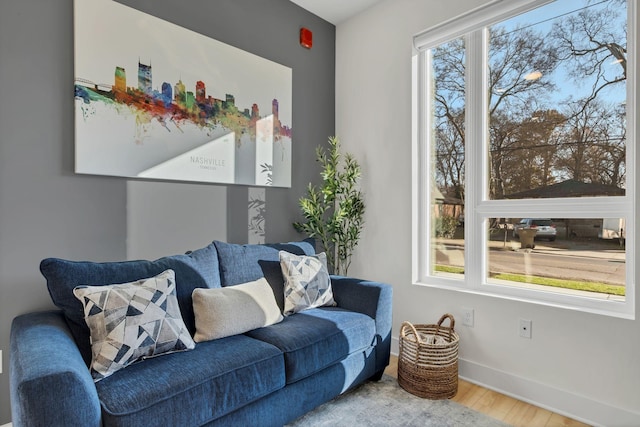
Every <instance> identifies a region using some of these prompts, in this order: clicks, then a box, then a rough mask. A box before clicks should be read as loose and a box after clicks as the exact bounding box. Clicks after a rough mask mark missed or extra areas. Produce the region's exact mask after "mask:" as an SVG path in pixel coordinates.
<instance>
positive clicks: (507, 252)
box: [436, 240, 626, 286]
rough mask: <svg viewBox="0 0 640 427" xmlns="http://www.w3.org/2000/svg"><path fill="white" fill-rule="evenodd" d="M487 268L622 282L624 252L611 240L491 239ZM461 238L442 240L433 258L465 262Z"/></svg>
mask: <svg viewBox="0 0 640 427" xmlns="http://www.w3.org/2000/svg"><path fill="white" fill-rule="evenodd" d="M490 244H491V250H490V251H489V272H490V273H515V274H527V275H533V276H540V277H550V278H557V279H569V280H583V281H590V282H602V283H607V284H611V285H619V286H624V284H625V268H626V263H625V257H624V256H625V252H624V249H620V248H619V247H617V246H616V245H613V244H612V242H598V241H596V242H586V243H585V242H579V243H577V244H576V242H565V241H556V242H546V241H537V240H536V247H535V249H533V250H531V249H520V243H519V242H518V241H517V240H516V241H510V242H506V244H505V243H503V242H490ZM462 245H463V241H462V240H447V241H441V242H440V244H438V245H437V249H436V262H437V263H438V264H441V265H451V266H459V267H463V266H464V248H463V246H462Z"/></svg>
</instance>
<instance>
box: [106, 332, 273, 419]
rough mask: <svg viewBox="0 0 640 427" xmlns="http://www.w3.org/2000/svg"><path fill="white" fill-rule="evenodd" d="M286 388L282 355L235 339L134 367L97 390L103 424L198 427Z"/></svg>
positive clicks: (263, 345) (209, 343)
mask: <svg viewBox="0 0 640 427" xmlns="http://www.w3.org/2000/svg"><path fill="white" fill-rule="evenodd" d="M284 385H285V373H284V361H283V355H282V352H281V351H280V350H278V349H277V348H276V347H274V346H272V345H270V344H268V343H266V342H263V341H259V340H255V339H252V338H250V337H247V336H245V335H235V336H231V337H227V338H222V339H219V340H215V341H207V342H203V343H199V344H197V345H196V348H195V349H194V350H192V351H189V352H183V353H173V354H169V355H165V356H162V357H158V358H154V359H148V360H145V361H144V362H142V363H135V364H133V365H131V366H129V367H128V368H127V369H124V370H122V371H118V372H116V373H115V374H113V375H111V376H109V377H107V378H105V379H103V380H102V381H100V382H98V383H96V388H97V390H98V396H99V398H100V402H101V405H102V411H103V420H104V425H105V426H133V425H137V426H168V425H169V426H171V425H174V426H197V425H203V424H205V423H207V422H209V421H211V420H213V419H215V418H218V417H220V416H223V415H225V414H227V413H229V412H232V411H234V410H236V409H238V408H240V407H242V406H244V405H246V404H248V403H251V402H253V401H255V400H257V399H260V398H261V397H263V396H266V395H268V394H270V393H273V392H274V391H276V390H279V389H280V388H282V387H284Z"/></svg>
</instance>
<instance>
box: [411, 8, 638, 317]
mask: <svg viewBox="0 0 640 427" xmlns="http://www.w3.org/2000/svg"><path fill="white" fill-rule="evenodd" d="M552 2H553V0H512V1H509V2H506V1H504V0H494V1H491V2H489V3H487V4H485V5H484V6H481V7H479V8H476V9H473V10H471V11H469V12H468V13H466V14H464V15H462V16H459V17H457V18H454V19H451V20H449V21H446V22H444V23H442V24H440V25H437V26H435V27H432V28H431V29H429V30H427V31H424V32H422V33H419V34H418V35H416V36H415V37H414V40H413V41H414V47H415V55H414V57H413V78H412V83H413V88H414V90H413V98H412V104H413V133H414V144H413V153H412V154H413V156H412V158H413V171H414V173H413V180H414V185H413V192H412V197H413V212H412V219H413V230H414V233H413V236H414V237H413V242H412V249H413V250H412V252H413V268H412V273H413V274H412V277H413V280H412V281H413V284H415V285H423V286H430V287H438V288H443V289H450V290H455V291H462V292H469V293H475V294H482V295H488V296H494V297H499V298H508V299H514V300H519V301H527V302H532V303H537V304H544V305H549V306H555V307H562V308H566V309H572V310H580V311H585V312H591V313H597V314H603V315H609V316H615V317H621V318H628V319H635V300H636V297H635V288H636V286H635V267H634V262H633V261H634V259H633V257H634V255H635V246H636V245H635V243H636V238H635V236H636V231H635V199H636V196H635V194H636V186H637V181H636V174H635V165H636V164H637V158H636V150H635V147H634V145H635V141H636V122H637V117H636V107H635V106H636V68H637V62H636V61H637V59H636V52H637V47H636V40H637V10H636V8H637V6H636V2H635V1H627V28H628V33H627V55H628V56H627V64H628V68H627V82H626V89H627V93H626V95H627V100H626V101H627V116H626V117H627V144H626V159H627V161H626V174H627V176H626V183H627V184H626V193H625V195H624V196H608V197H588V198H563V199H519V200H514V199H510V200H490V199H489V194H488V185H486V183H487V182H488V176H487V175H488V173H489V165H488V162H489V159H488V156H487V154H486V153H488V145H489V138H488V135H489V130H488V127H489V120H488V103H487V102H486V101H485V97H486V96H487V95H486V94H487V93H488V65H487V60H488V59H487V58H488V45H489V44H488V37H489V35H488V34H489V32H488V27H489V26H490V25H493V24H495V23H499V22H501V21H504V20H506V19H509V18H510V17H513V16H516V15H519V14H522V13H525V12H527V11H529V10H532V9H535V8H538V7H540V6H543V5H545V4H548V3H552ZM459 37H464V38H465V43H466V46H467V48H466V53H465V55H466V78H465V85H466V95H465V96H466V99H465V110H466V112H465V127H466V129H467V131H466V138H467V140H466V143H465V176H466V177H467V178H466V179H465V230H464V239H465V254H464V259H465V267H464V268H465V273H464V277H463V278H460V279H459V278H452V277H446V276H443V275H433V274H431V273H430V272H431V271H433V269H432V268H431V267H432V265H431V263H432V260H431V234H430V232H429V230H431V229H432V228H431V225H432V224H431V221H432V217H431V210H432V209H431V200H432V188H431V187H432V186H431V185H429V184H430V183H432V181H433V179H432V177H433V176H434V175H435V173H434V171H433V170H432V162H431V161H430V149H429V147H430V144H431V142H430V140H429V138H430V133H431V129H432V124H433V123H432V118H431V115H430V114H427V113H428V112H429V111H432V110H431V107H432V105H430V102H431V98H432V97H431V96H430V94H431V93H433V92H432V90H433V87H432V84H431V79H430V78H429V74H428V70H430V69H431V58H430V56H431V55H429V51H430V49H431V48H435V47H437V46H439V45H441V44H442V43H446V42H449V41H452V40H454V39H456V38H459ZM504 217H507V218H521V217H544V218H547V217H551V218H554V217H555V218H626V233H627V240H626V243H627V244H626V260H627V262H626V263H625V267H626V271H625V273H626V284H625V291H626V292H625V301H624V302H620V301H609V300H606V299H597V298H591V297H582V296H577V295H574V294H564V293H558V292H552V291H551V290H544V289H528V288H524V287H518V286H506V285H500V284H496V283H489V282H488V280H487V277H488V271H487V270H488V249H487V242H488V227H487V223H486V221H487V219H488V218H504ZM471 254H473V255H474V256H471ZM478 254H479V256H478Z"/></svg>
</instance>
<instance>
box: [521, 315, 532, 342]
mask: <svg viewBox="0 0 640 427" xmlns="http://www.w3.org/2000/svg"><path fill="white" fill-rule="evenodd" d="M520 336H521V337H522V338H529V339H531V320H528V319H520Z"/></svg>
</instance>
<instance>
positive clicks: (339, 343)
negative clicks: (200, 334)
mask: <svg viewBox="0 0 640 427" xmlns="http://www.w3.org/2000/svg"><path fill="white" fill-rule="evenodd" d="M375 334H376V332H375V322H374V320H373V319H372V318H371V317H369V316H367V315H365V314H361V313H356V312H353V311H348V310H344V309H341V308H338V307H321V308H312V309H309V310H305V311H304V312H301V313H296V314H293V315H291V316H288V317H286V318H285V319H284V320H283V321H282V322H280V323H278V324H275V325H271V326H268V327H266V328H261V329H256V330H253V331H250V332H247V333H246V335H248V336H250V337H252V338H256V339H258V340H261V341H264V342H267V343H270V344H273V345H274V346H276V347H278V348H279V349H280V350H281V351H282V352H283V353H284V360H285V370H286V374H287V384H291V383H294V382H296V381H298V380H301V379H303V378H306V377H308V376H310V375H313V374H314V373H316V372H318V371H321V370H322V369H324V368H326V367H328V366H331V365H333V364H334V363H336V362H339V361H340V360H342V359H344V358H346V357H347V356H348V355H350V354H352V353H354V352H361V351H363V350H365V349H368V348H370V347H371V346H372V345H373V344H374V343H375Z"/></svg>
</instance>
